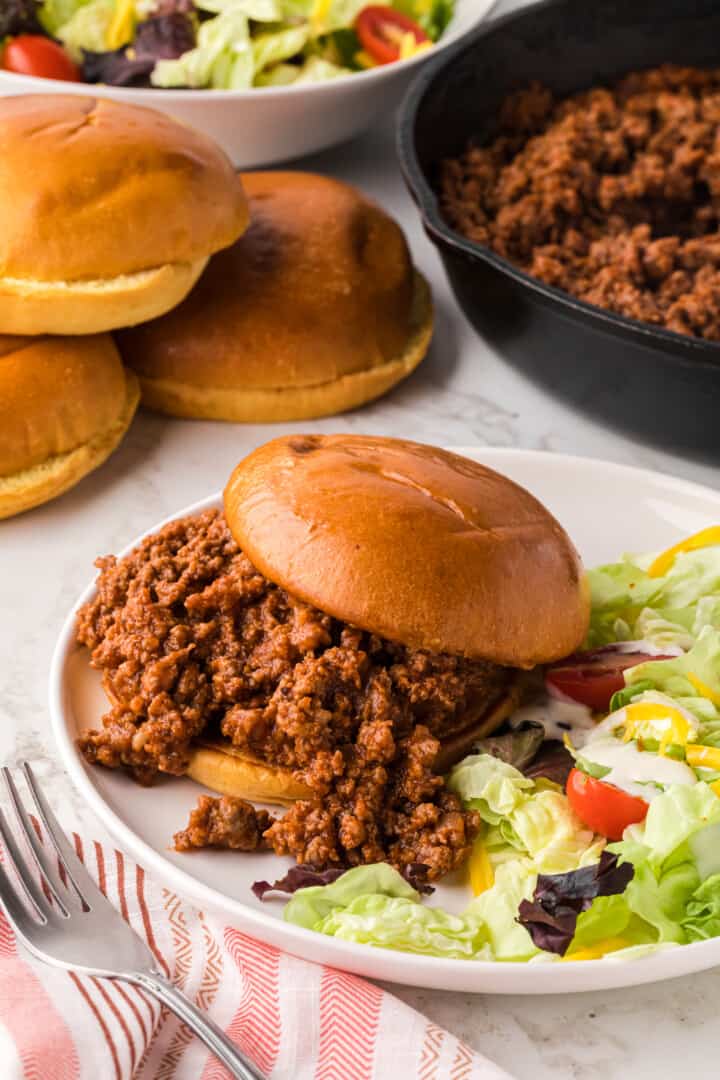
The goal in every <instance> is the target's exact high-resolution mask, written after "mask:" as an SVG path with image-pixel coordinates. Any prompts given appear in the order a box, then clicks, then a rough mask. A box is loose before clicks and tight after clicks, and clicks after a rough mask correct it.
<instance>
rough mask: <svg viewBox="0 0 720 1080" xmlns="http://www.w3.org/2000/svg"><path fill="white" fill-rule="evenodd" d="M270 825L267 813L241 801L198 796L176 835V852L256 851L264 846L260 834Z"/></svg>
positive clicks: (225, 797) (223, 797) (265, 844)
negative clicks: (186, 822) (185, 825)
mask: <svg viewBox="0 0 720 1080" xmlns="http://www.w3.org/2000/svg"><path fill="white" fill-rule="evenodd" d="M271 822H272V818H271V817H270V815H269V814H268V812H267V810H256V809H255V807H254V806H253V805H252V804H251V803H249V802H245V800H244V799H236V798H234V797H233V796H232V795H223V796H222V798H220V799H215V798H212V797H211V796H210V795H201V796H200V798H199V799H198V804H197V806H196V807H195V809H194V810H193V812H192V813H191V814H190V821H189V822H188V826H187V828H186V829H183V830H182V832H178V833H175V836H174V841H175V850H176V851H191V850H192V849H193V848H204V847H219V848H232V849H233V850H234V851H257V850H258V849H259V848H264V847H267V843H266V841H265V840H264V839H263V833H264V832H265V830H266V829H268V828H269V826H270V824H271Z"/></svg>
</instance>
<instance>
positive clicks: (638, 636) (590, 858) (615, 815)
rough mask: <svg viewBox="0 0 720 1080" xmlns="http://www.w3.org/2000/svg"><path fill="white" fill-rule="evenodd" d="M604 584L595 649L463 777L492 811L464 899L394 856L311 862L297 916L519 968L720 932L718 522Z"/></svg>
mask: <svg viewBox="0 0 720 1080" xmlns="http://www.w3.org/2000/svg"><path fill="white" fill-rule="evenodd" d="M589 580H590V586H591V594H592V618H591V627H590V633H589V637H588V641H587V643H586V644H587V650H586V651H585V652H583V653H581V654H578V655H576V656H574V657H571V658H569V659H568V660H566V661H563V662H562V663H560V664H557V665H554V666H553V667H552V668H550V669H549V670H547V671H546V672H545V675H544V689H543V690H542V691H540V692H539V694H538V696H537V699H536V700H534V701H533V702H532V703H531V704H530V705H529V706H526V707H525V708H523V709H521V710H520V711H519V712H518V714H516V716H514V717H513V718H511V721H510V724H509V726H508V727H507V728H506V730H504V731H501V732H500V733H498V734H497V735H495V736H493V737H492V738H490V739H487V740H485V741H484V742H483V743H482V744H480V745H478V746H477V748H476V752H475V753H473V754H472V755H470V756H469V757H466V758H465V759H464V760H463V761H461V762H460V763H459V764H458V765H456V766H455V767H454V768H453V770H452V772H451V774H450V778H449V786H450V787H451V788H452V790H454V791H455V792H456V793H457V794H458V795H459V796H460V797H461V799H462V800H463V802H464V804H465V805H466V806H467V807H469V808H472V809H475V810H477V811H478V812H479V814H480V817H481V819H482V830H481V833H480V835H479V836H478V838H477V839H476V841H475V846H474V849H473V853H472V856H471V858H470V861H469V866H468V873H467V887H468V893H469V895H470V896H471V899H470V900H469V903H468V904H467V906H466V907H465V909H464V910H463V911H462V912H460V913H459V914H455V913H451V912H449V911H446V910H443V909H442V908H441V907H438V906H435V905H434V903H433V901H432V900H431V901H430V902H429V903H428V902H426V901H425V900H424V898H423V897H422V896H421V894H420V892H419V891H418V890H417V889H415V888H414V887H413V886H412V885H411V884H409V883H408V881H407V880H406V879H405V878H403V877H401V876H400V874H398V873H397V872H396V871H395V870H394V869H392V868H391V867H390V866H387V865H385V864H376V865H373V866H362V867H357V868H355V869H351V870H348V871H346V872H344V873H343V872H341V871H337V870H336V871H326V872H325V874H326V876H325V877H324V878H323V877H322V875H320V876H314V875H313V873H312V870H310V869H308V868H303V867H297V868H293V871H291V872H290V874H289V875H288V877H287V878H286V879H284V880H283V881H282V882H277V883H276V885H275V887H276V888H278V889H280V890H281V891H285V892H293V896H292V898H291V899H290V901H289V902H288V903H287V905H286V908H285V911H284V917H285V919H286V920H287V921H289V922H291V923H294V924H296V925H298V926H303V927H307V928H308V929H312V930H315V931H316V932H319V933H322V934H328V935H332V936H334V937H338V938H343V939H345V940H347V941H354V942H361V943H365V944H370V945H375V946H379V947H382V948H389V949H399V950H404V951H408V952H413V953H422V954H426V955H431V956H443V957H452V958H459V959H467V960H473V959H475V960H478V959H480V960H495V961H513V962H519V961H528V962H530V961H532V962H543V961H544V962H560V961H576V960H590V959H600V958H602V957H608V956H612V957H613V958H616V959H617V958H630V957H635V956H639V955H643V954H645V953H646V952H648V951H651V950H655V949H658V948H666V947H672V946H677V945H682V944H687V943H691V942H695V941H702V940H705V939H707V938H711V937H716V936H720V527H718V528H713V529H710V530H703V532H702V533H699V534H697V535H696V536H694V537H691V538H690V539H689V540H687V541H685V542H683V543H682V544H679V545H677V546H676V547H674V548H672V549H670V550H669V551H667V552H664V553H662V554H661V555H659V556H658V555H646V556H625V557H624V558H622V559H621V560H620V561H619V562H617V563H612V564H610V565H607V566H601V567H599V568H598V569H596V570H592V571H590V573H589ZM558 735H562V740H563V741H560V740H558V738H557V736H558ZM269 888H271V887H270V886H269V885H267V883H263V885H262V890H261V891H262V893H264V892H265V891H266V889H269Z"/></svg>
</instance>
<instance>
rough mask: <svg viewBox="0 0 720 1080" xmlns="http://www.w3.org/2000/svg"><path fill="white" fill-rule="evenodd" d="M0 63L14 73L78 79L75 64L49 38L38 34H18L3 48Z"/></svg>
mask: <svg viewBox="0 0 720 1080" xmlns="http://www.w3.org/2000/svg"><path fill="white" fill-rule="evenodd" d="M0 67H2V68H4V70H5V71H14V72H15V73H16V74H17V75H37V76H38V77H39V78H41V79H62V80H63V81H65V82H82V76H81V74H80V69H79V68H78V66H77V64H74V63H73V62H72V60H71V59H70V57H69V56H68V54H67V53H66V52H65V50H64V49H63V48H62V47H61V46H60V45H58V44H57V43H56V42H55V41H51V40H50V38H46V37H41V36H40V35H39V34H20V35H19V36H18V37H16V38H11V39H10V41H8V43H7V45H6V46H5V48H4V49H3V52H2V56H1V57H0Z"/></svg>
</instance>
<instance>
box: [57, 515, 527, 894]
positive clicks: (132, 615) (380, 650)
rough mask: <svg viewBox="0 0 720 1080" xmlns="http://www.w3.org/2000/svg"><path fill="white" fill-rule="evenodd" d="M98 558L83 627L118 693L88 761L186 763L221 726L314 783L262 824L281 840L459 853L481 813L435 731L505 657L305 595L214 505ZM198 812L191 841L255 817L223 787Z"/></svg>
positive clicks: (188, 835)
mask: <svg viewBox="0 0 720 1080" xmlns="http://www.w3.org/2000/svg"><path fill="white" fill-rule="evenodd" d="M98 566H99V568H100V575H99V578H98V585H97V595H96V597H95V598H94V599H93V600H92V601H91V602H90V603H89V604H88V605H86V606H85V607H84V608H83V609H82V611H81V612H80V615H79V618H78V640H79V641H80V642H82V643H83V644H84V645H86V646H87V647H88V648H89V649H90V650H91V662H92V664H93V665H94V666H95V667H97V668H99V669H100V670H101V671H102V673H103V681H104V685H105V688H106V691H107V693H108V695H109V697H110V699H111V701H112V702H113V705H112V708H111V709H110V711H109V712H108V714H107V715H106V716H105V717H104V719H103V726H102V728H101V729H100V730H98V731H89V732H85V733H84V734H83V735H82V736H81V738H80V740H79V742H80V746H81V748H82V750H83V752H84V754H85V756H86V757H87V759H88V760H89V761H91V762H97V763H99V764H102V765H105V766H108V767H110V768H118V767H125V768H127V769H128V770H129V771H130V772H131V773H132V774H133V775H134V776H135V777H136V779H138V780H139V781H141V782H143V783H151V782H152V780H153V779H154V778H155V776H156V775H157V774H158V773H160V772H165V773H173V774H176V775H180V774H182V773H183V772H184V771H185V770H186V768H187V764H188V758H189V754H190V748H191V745H192V742H193V740H194V739H196V738H197V737H198V736H199V735H200V734H201V733H205V734H206V735H207V734H215V735H217V734H218V733H221V734H222V735H224V736H225V737H226V738H227V739H229V740H231V741H232V743H233V744H234V745H235V746H236V747H238V748H239V749H240V750H246V751H248V752H249V753H251V754H252V755H254V756H255V757H259V758H261V759H263V760H266V761H269V762H271V763H275V764H278V765H280V766H283V767H286V768H289V769H291V770H293V771H294V772H295V773H296V775H298V777H300V778H302V779H303V780H304V781H305V782H306V783H307V784H308V785H309V787H310V788H311V789H312V791H313V792H314V793H315V798H314V799H312V800H308V801H303V802H299V803H296V804H295V805H294V806H293V807H291V809H290V810H289V811H288V813H287V814H286V815H285V817H283V818H282V819H281V820H279V821H277V822H275V823H274V824H272V825H269V827H267V826H268V824H269V823H267V822H266V823H265V824H264V826H263V831H264V832H265V842H266V843H268V844H269V845H270V846H272V847H273V848H274V849H275V850H276V851H278V852H283V853H289V854H293V855H295V856H296V857H297V858H298V860H299V861H301V862H312V863H314V864H327V863H338V862H340V863H343V864H344V865H356V864H358V863H364V862H372V861H376V860H378V859H388V860H389V861H391V862H392V863H393V864H394V865H397V866H398V867H400V868H402V867H404V866H406V865H409V864H411V863H423V864H424V865H427V866H428V867H429V868H430V869H429V877H438V876H440V875H441V874H443V873H446V872H447V871H448V870H450V869H452V868H453V867H455V866H457V865H459V863H460V862H462V860H463V859H464V858H465V857H466V855H467V853H468V851H469V845H470V844H471V842H472V838H473V836H474V834H475V832H476V830H477V825H478V821H477V816H476V815H475V814H472V813H466V812H463V811H462V808H461V806H460V804H459V802H458V801H457V799H456V798H455V796H453V795H451V794H450V793H448V792H447V791H445V789H444V786H443V782H442V779H441V778H440V777H438V776H436V775H435V774H434V772H433V762H434V760H435V756H436V754H437V750H438V746H439V743H438V741H437V738H436V736H438V735H445V734H450V733H452V732H453V731H455V730H456V729H457V728H458V727H461V726H462V723H463V720H464V719H466V718H467V716H468V713H472V712H475V711H478V709H479V708H480V706H481V705H482V707H484V708H485V707H491V706H492V705H493V704H494V703H495V702H497V701H498V700H499V699H500V698H501V697H502V696H503V695H504V694H505V692H506V691H507V689H508V686H509V683H510V680H511V678H512V673H510V672H508V671H507V670H506V669H504V668H500V667H498V666H496V665H493V664H489V663H484V662H481V661H470V660H465V659H463V658H461V657H454V656H448V655H443V654H433V653H428V652H424V651H422V650H411V649H408V648H406V647H405V646H402V645H398V644H395V643H392V642H388V641H384V640H381V639H380V638H377V637H375V636H373V635H371V634H367V633H365V632H363V631H360V630H357V629H355V628H353V627H350V626H348V625H346V624H344V623H342V622H339V621H338V620H335V619H333V618H331V617H330V616H328V615H324V614H323V613H322V612H320V611H318V610H316V609H314V608H312V607H309V606H308V605H307V604H303V603H301V602H300V601H298V600H296V599H295V598H294V597H292V596H290V595H289V594H288V593H286V592H285V591H284V590H282V589H280V588H278V587H277V586H275V585H273V584H272V583H271V582H270V581H268V580H267V579H266V578H264V577H263V576H262V575H261V574H260V573H259V572H258V571H257V570H256V569H255V568H254V566H253V565H252V564H251V563H250V561H249V560H248V559H247V557H246V556H245V555H244V554H243V553H242V552H241V551H240V549H239V548H238V546H237V545H236V543H235V542H234V540H233V538H232V536H231V534H230V532H229V530H228V528H227V525H226V523H225V519H224V517H223V515H222V514H221V513H219V512H218V511H207V512H206V513H204V514H200V515H198V516H196V517H191V518H186V519H183V520H180V521H175V522H173V523H171V524H170V525H168V526H166V527H165V528H164V529H163V530H162V531H161V532H159V533H157V534H155V535H154V536H151V537H149V538H148V539H146V540H145V541H143V543H142V544H141V545H140V546H139V547H138V548H137V549H136V550H135V551H133V552H132V553H131V554H130V555H128V556H127V557H126V558H124V559H122V560H120V561H117V560H116V559H114V558H112V557H108V558H105V559H100V560H98ZM196 814H197V815H198V816H197V817H195V819H194V821H191V823H190V825H189V827H188V830H186V832H185V833H184V834H181V835H182V837H183V839H181V841H180V843H181V844H189V845H190V846H196V842H195V841H196V840H197V839H198V838H200V837H201V836H202V835H205V834H207V835H208V836H213V837H214V839H213V840H212V841H210V840H209V841H208V842H211V843H213V844H218V843H225V842H229V839H232V840H233V841H237V840H238V836H240V837H241V838H244V836H245V833H246V831H247V829H248V819H247V817H246V815H245V813H244V812H240V811H238V818H237V822H236V826H235V825H233V824H232V821H231V818H232V814H231V807H230V804H226V805H225V810H222V809H220V808H218V809H214V808H213V806H211V805H210V804H209V803H203V806H202V807H201V808H200V809H199V811H197V812H196ZM221 819H223V820H222V821H221ZM251 831H252V830H251ZM221 836H224V840H221V839H220V838H221ZM193 838H194V839H193ZM231 846H241V844H239V843H237V842H235V843H233V844H231Z"/></svg>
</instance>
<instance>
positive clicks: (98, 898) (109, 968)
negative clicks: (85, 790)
mask: <svg viewBox="0 0 720 1080" xmlns="http://www.w3.org/2000/svg"><path fill="white" fill-rule="evenodd" d="M22 768H23V772H24V774H25V779H26V781H27V785H28V789H29V791H30V795H31V797H32V801H33V803H34V807H35V810H36V811H37V813H38V816H39V818H40V820H41V821H42V823H43V825H44V827H45V831H46V832H47V834H48V836H49V837H50V839H51V841H52V843H53V846H54V848H55V852H54V855H50V853H49V852H48V851H47V850H46V848H45V847H44V846H43V845H42V844H41V843H40V841H39V840H38V837H37V833H36V832H35V829H34V827H33V823H32V821H31V820H30V816H29V814H28V812H27V810H26V809H25V806H24V805H23V803H22V801H21V799H20V795H19V792H18V789H17V787H16V785H15V781H14V780H13V777H12V773H11V772H10V770H9V769H8V768H3V769H2V777H3V781H4V783H5V788H6V790H7V793H8V795H9V797H10V801H11V803H12V807H13V810H14V813H15V818H16V821H17V826H18V830H19V832H20V833H21V835H22V836H23V837H24V839H25V841H26V845H27V847H28V848H29V850H30V852H31V853H32V859H33V860H34V862H35V864H36V866H37V869H38V870H39V871H40V874H41V875H42V878H43V879H44V882H45V886H46V888H47V889H48V890H49V892H50V894H51V895H52V901H53V902H52V903H51V902H50V901H49V899H48V896H47V895H46V894H45V891H44V889H43V888H41V887H40V886H39V885H38V884H37V875H36V874H35V873H34V872H33V867H32V865H31V860H30V859H29V858H28V857H26V856H24V855H23V854H22V852H21V851H20V848H19V847H18V844H17V841H16V839H15V836H14V835H13V833H12V831H11V830H10V829H9V828H8V824H7V821H6V819H5V816H4V814H3V812H2V810H0V836H2V841H3V844H4V847H5V852H6V857H7V858H6V861H5V864H2V863H0V903H2V906H3V908H4V910H5V913H6V915H7V917H8V919H9V920H10V922H11V923H12V925H13V927H14V928H15V932H16V934H17V935H18V937H19V938H20V939H21V940H22V942H23V943H24V944H25V945H26V946H27V948H28V949H29V950H30V952H31V953H33V954H34V955H35V956H36V957H37V958H38V959H39V960H44V961H45V962H46V963H48V964H54V965H55V966H57V967H61V968H66V969H68V970H72V971H76V972H78V973H80V974H83V975H94V976H101V977H103V978H106V979H119V980H121V981H122V982H128V983H133V984H134V985H135V986H139V987H140V988H141V989H143V990H146V991H147V992H148V993H149V994H151V995H152V996H153V997H155V998H157V999H158V1001H160V1002H162V1004H163V1005H167V1007H168V1008H169V1009H171V1010H172V1012H174V1013H175V1015H176V1016H177V1017H179V1019H180V1020H182V1021H183V1023H185V1024H187V1026H188V1027H189V1028H190V1030H191V1031H193V1032H194V1033H195V1035H197V1036H198V1038H199V1039H202V1041H203V1042H204V1043H205V1045H206V1046H207V1047H208V1049H210V1050H211V1051H212V1052H213V1054H215V1056H216V1057H217V1058H218V1059H219V1060H220V1061H221V1062H222V1063H223V1065H225V1066H226V1068H227V1069H229V1071H230V1073H231V1074H232V1075H233V1076H235V1077H238V1080H263V1076H262V1073H260V1072H259V1071H258V1069H257V1068H256V1067H255V1066H254V1065H253V1064H252V1062H251V1061H250V1060H249V1059H248V1058H247V1057H246V1056H245V1054H243V1053H242V1052H241V1051H240V1050H239V1049H238V1048H237V1046H235V1044H234V1043H232V1042H231V1041H230V1039H228V1038H227V1036H226V1035H225V1033H224V1032H223V1031H222V1030H221V1029H220V1028H219V1027H218V1026H217V1024H215V1023H214V1022H213V1021H212V1020H211V1019H210V1017H209V1016H206V1015H205V1014H204V1013H202V1012H201V1011H200V1010H199V1009H197V1008H196V1007H195V1005H193V1004H192V1002H191V1001H190V1000H189V999H188V998H186V997H185V995H184V994H182V993H181V992H180V990H178V989H177V987H175V986H173V984H172V983H171V982H170V980H169V979H166V978H165V976H164V975H163V973H162V972H161V971H159V970H158V967H157V963H156V961H155V957H154V956H153V954H152V953H151V951H150V949H149V948H148V947H147V945H146V944H145V942H144V941H143V940H142V938H140V937H139V936H138V935H137V934H136V933H135V931H134V930H133V929H132V927H130V926H129V925H128V924H127V923H126V922H125V920H124V919H123V917H122V915H120V914H119V913H118V912H117V911H116V910H115V908H114V907H113V906H112V905H111V904H110V902H109V901H108V900H107V899H106V898H105V896H104V895H103V894H102V893H101V891H100V889H99V888H98V887H97V885H96V884H95V882H94V881H93V879H92V878H91V877H90V874H89V873H88V872H87V870H86V869H85V866H84V865H83V863H82V862H81V860H80V859H79V858H78V857H77V855H76V854H75V852H74V850H73V848H72V846H71V844H70V842H69V841H68V839H67V837H66V835H65V833H64V832H63V830H62V829H61V827H60V825H59V824H58V822H57V819H56V818H55V815H54V814H53V812H52V810H51V809H50V807H49V805H48V802H47V800H46V799H45V796H44V795H43V793H42V791H41V790H40V788H39V786H38V783H37V780H36V779H35V777H34V775H33V771H32V769H31V768H30V765H29V764H28V763H27V762H24V763H23V766H22ZM8 863H9V865H10V866H12V867H13V869H14V871H15V875H16V877H17V879H18V882H19V884H20V886H21V888H19V889H18V888H16V887H15V886H14V885H13V883H12V881H11V879H10V877H9V875H8V873H7V872H6V866H7V865H8ZM58 864H59V865H58ZM60 867H62V872H61V871H60ZM63 873H64V875H65V877H66V878H67V887H66V885H65V884H64V883H63Z"/></svg>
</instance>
